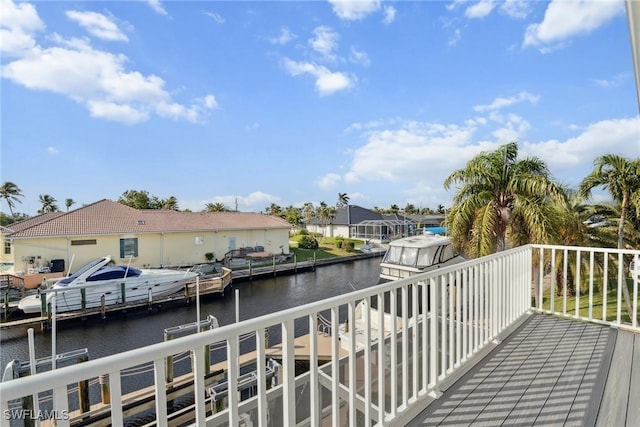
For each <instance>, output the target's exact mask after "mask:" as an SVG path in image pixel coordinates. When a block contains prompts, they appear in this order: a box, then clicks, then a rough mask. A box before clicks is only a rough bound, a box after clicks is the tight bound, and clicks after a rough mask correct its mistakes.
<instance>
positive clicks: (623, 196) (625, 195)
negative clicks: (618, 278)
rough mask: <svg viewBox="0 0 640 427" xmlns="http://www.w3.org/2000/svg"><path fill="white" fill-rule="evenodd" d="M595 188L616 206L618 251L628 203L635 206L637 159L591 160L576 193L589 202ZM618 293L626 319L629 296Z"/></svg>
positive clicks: (639, 174) (639, 177) (639, 186)
mask: <svg viewBox="0 0 640 427" xmlns="http://www.w3.org/2000/svg"><path fill="white" fill-rule="evenodd" d="M596 187H602V188H603V189H605V190H607V191H608V192H609V194H610V195H611V197H612V198H613V199H614V200H615V201H616V202H618V203H620V219H619V223H618V249H622V248H623V246H624V236H625V232H624V230H625V223H626V222H627V215H628V213H629V208H630V206H631V203H633V204H634V206H637V204H638V203H639V202H638V200H637V199H638V197H639V196H640V158H637V159H628V158H626V157H623V156H620V155H617V154H605V155H604V156H600V157H598V158H597V159H596V160H595V161H594V169H593V171H592V172H591V173H590V174H589V175H587V176H586V177H585V178H584V179H583V180H582V182H581V183H580V185H579V187H578V192H579V194H580V195H581V196H582V197H584V198H586V199H589V198H590V197H591V190H593V189H594V188H596ZM633 198H635V199H633ZM632 200H633V202H632ZM622 294H623V296H624V300H625V303H626V305H627V310H628V312H629V316H631V313H632V311H631V297H630V295H629V289H628V288H627V287H626V286H622Z"/></svg>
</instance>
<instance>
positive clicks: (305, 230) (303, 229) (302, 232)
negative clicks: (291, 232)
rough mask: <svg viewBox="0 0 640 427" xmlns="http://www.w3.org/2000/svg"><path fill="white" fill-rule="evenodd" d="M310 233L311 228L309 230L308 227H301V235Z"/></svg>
mask: <svg viewBox="0 0 640 427" xmlns="http://www.w3.org/2000/svg"><path fill="white" fill-rule="evenodd" d="M308 234H309V230H307V229H306V228H301V229H300V235H301V236H306V235H308Z"/></svg>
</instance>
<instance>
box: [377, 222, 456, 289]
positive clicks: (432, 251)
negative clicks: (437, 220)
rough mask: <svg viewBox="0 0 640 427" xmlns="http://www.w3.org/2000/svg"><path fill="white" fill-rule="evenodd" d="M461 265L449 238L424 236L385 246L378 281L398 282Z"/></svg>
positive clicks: (411, 237)
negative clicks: (441, 268)
mask: <svg viewBox="0 0 640 427" xmlns="http://www.w3.org/2000/svg"><path fill="white" fill-rule="evenodd" d="M463 261H465V259H464V258H463V257H462V256H460V255H458V254H457V253H456V251H455V250H454V248H453V243H452V242H451V239H450V238H449V237H447V236H440V235H437V234H432V233H428V232H427V233H424V234H420V235H416V236H410V237H404V238H402V239H397V240H393V241H391V242H389V248H388V249H387V252H386V253H385V255H384V258H383V259H382V262H381V263H380V278H381V279H383V280H397V279H402V278H405V277H410V276H413V275H416V274H419V273H424V272H426V271H431V270H433V269H436V268H440V267H445V266H448V265H453V264H457V263H460V262H463Z"/></svg>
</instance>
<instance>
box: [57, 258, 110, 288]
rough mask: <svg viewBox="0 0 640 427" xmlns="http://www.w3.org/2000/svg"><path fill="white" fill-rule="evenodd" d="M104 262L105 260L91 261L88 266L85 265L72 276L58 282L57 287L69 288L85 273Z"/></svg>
mask: <svg viewBox="0 0 640 427" xmlns="http://www.w3.org/2000/svg"><path fill="white" fill-rule="evenodd" d="M102 262H104V258H97V259H94V260H93V261H90V262H89V263H88V264H85V265H83V266H82V267H80V269H78V270H77V271H76V272H75V273H73V274H72V275H71V276H68V277H65V278H64V279H62V280H59V281H57V282H56V285H58V286H69V284H70V283H71V282H73V281H74V280H76V279H77V278H78V277H80V276H81V275H82V274H84V273H85V272H87V271H89V270H90V269H92V268H93V267H95V266H96V265H98V264H100V263H102Z"/></svg>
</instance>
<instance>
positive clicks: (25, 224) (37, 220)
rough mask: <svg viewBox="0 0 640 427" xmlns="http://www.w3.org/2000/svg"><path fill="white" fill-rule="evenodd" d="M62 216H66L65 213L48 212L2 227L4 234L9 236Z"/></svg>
mask: <svg viewBox="0 0 640 427" xmlns="http://www.w3.org/2000/svg"><path fill="white" fill-rule="evenodd" d="M60 215H64V212H47V213H43V214H40V215H36V216H32V217H31V218H27V219H25V220H22V221H18V222H14V223H11V224H8V225H7V226H4V227H2V232H3V233H5V234H9V233H14V232H17V231H22V230H24V229H26V228H29V227H33V226H34V225H38V224H41V223H43V222H46V221H49V220H50V219H53V218H57V217H59V216H60Z"/></svg>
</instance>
